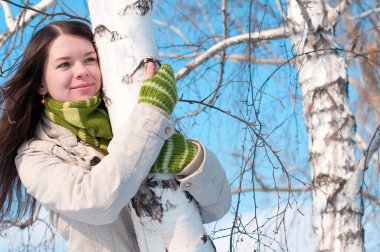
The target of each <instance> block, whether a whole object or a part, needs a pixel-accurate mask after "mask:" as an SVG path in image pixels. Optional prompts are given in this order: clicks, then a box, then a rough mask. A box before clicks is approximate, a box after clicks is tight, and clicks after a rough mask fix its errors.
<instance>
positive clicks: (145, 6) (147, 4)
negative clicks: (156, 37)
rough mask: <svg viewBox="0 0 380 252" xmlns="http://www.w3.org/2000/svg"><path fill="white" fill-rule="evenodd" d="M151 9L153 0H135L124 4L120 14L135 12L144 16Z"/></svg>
mask: <svg viewBox="0 0 380 252" xmlns="http://www.w3.org/2000/svg"><path fill="white" fill-rule="evenodd" d="M151 9H153V0H137V1H135V2H134V3H131V4H128V5H127V6H125V8H124V9H123V10H122V11H121V12H120V14H121V15H126V14H127V13H135V14H137V15H139V16H145V15H146V14H147V13H148V12H149V10H151Z"/></svg>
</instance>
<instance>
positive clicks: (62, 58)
mask: <svg viewBox="0 0 380 252" xmlns="http://www.w3.org/2000/svg"><path fill="white" fill-rule="evenodd" d="M91 54H96V52H95V51H90V52H87V53H85V54H83V56H85V57H86V56H88V55H91ZM68 59H70V57H59V58H57V59H55V60H54V61H60V60H68Z"/></svg>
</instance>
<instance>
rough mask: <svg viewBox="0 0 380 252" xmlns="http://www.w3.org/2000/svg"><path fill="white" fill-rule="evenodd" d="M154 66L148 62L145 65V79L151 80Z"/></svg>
mask: <svg viewBox="0 0 380 252" xmlns="http://www.w3.org/2000/svg"><path fill="white" fill-rule="evenodd" d="M154 70H155V66H154V63H153V62H148V63H147V64H146V71H145V79H149V78H152V77H153V75H154Z"/></svg>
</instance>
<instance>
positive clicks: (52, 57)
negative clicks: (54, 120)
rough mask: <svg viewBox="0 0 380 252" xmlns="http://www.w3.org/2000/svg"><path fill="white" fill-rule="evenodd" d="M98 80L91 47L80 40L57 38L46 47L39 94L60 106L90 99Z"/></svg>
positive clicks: (96, 62)
mask: <svg viewBox="0 0 380 252" xmlns="http://www.w3.org/2000/svg"><path fill="white" fill-rule="evenodd" d="M101 84H102V76H101V72H100V68H99V63H98V59H97V54H96V51H95V49H94V46H93V44H92V43H91V42H90V41H89V40H87V39H85V38H82V37H79V36H73V35H68V34H61V35H59V36H58V37H57V38H56V39H55V40H54V41H53V42H52V43H51V45H50V47H49V49H48V56H47V59H46V62H45V65H44V74H43V84H42V87H41V88H40V89H39V94H41V95H45V94H48V95H49V96H50V97H52V98H53V99H55V100H57V101H60V102H73V101H80V100H84V99H87V98H90V97H93V96H94V95H95V94H96V93H97V92H98V91H99V90H100V88H101Z"/></svg>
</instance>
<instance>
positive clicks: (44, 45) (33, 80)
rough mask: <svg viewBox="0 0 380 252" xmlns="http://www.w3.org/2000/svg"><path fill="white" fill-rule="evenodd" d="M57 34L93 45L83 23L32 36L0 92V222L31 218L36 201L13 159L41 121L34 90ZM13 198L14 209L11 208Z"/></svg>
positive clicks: (61, 23) (62, 25)
mask: <svg viewBox="0 0 380 252" xmlns="http://www.w3.org/2000/svg"><path fill="white" fill-rule="evenodd" d="M60 34H71V35H75V36H79V37H82V38H85V39H87V40H89V41H91V42H93V35H92V32H91V29H90V28H89V27H88V26H87V25H86V24H84V23H81V22H77V21H57V22H53V23H50V24H49V25H47V26H45V27H44V28H42V29H40V30H39V31H37V32H36V33H35V34H34V35H33V36H32V38H31V40H30V42H29V45H28V47H27V48H26V49H25V51H24V54H23V58H22V60H21V63H20V66H19V68H18V69H17V71H16V73H15V74H14V76H13V77H12V78H11V79H10V80H9V81H7V82H6V83H5V85H4V87H2V88H1V90H0V91H1V92H0V96H1V97H0V98H1V99H0V100H1V101H0V107H1V109H2V115H1V119H0V209H1V214H0V221H4V220H5V219H7V220H9V221H12V222H14V221H18V220H21V218H23V217H24V216H25V214H26V213H29V214H30V215H29V218H32V215H33V212H34V210H35V207H36V200H35V199H34V198H33V197H31V196H30V195H28V194H27V192H26V191H25V189H24V188H23V187H22V184H21V181H20V178H19V176H18V173H17V170H16V166H15V157H16V155H17V150H18V148H19V147H20V145H21V144H22V143H23V142H25V141H26V140H28V139H31V138H32V137H33V135H34V131H35V129H36V126H37V123H38V122H39V120H40V118H41V114H42V110H43V105H42V104H41V102H40V101H41V99H42V97H41V95H39V94H38V89H39V88H40V87H41V84H42V81H43V74H44V73H43V69H44V64H45V60H46V58H47V56H48V50H49V46H50V44H51V43H52V41H54V40H55V39H56V38H57V37H58V36H59V35H60ZM15 198H16V200H17V208H15V206H14V204H12V203H14V199H15ZM12 205H13V208H12ZM15 209H17V211H15ZM11 215H12V216H11Z"/></svg>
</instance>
